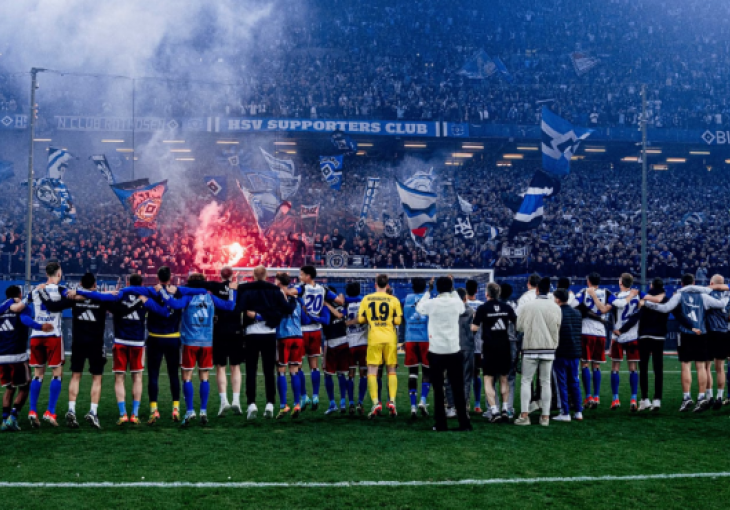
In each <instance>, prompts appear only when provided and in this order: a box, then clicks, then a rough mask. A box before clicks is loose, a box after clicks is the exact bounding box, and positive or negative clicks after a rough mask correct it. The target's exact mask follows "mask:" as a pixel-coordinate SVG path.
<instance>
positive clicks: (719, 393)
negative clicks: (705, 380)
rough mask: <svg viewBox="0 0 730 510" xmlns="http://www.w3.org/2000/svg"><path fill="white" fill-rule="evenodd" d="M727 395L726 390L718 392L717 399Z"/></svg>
mask: <svg viewBox="0 0 730 510" xmlns="http://www.w3.org/2000/svg"><path fill="white" fill-rule="evenodd" d="M724 395H725V390H717V398H719V399H721V398H722V397H723V396H724Z"/></svg>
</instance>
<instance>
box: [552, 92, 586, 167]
mask: <svg viewBox="0 0 730 510" xmlns="http://www.w3.org/2000/svg"><path fill="white" fill-rule="evenodd" d="M592 132H593V130H592V129H587V128H576V127H573V125H572V124H571V123H570V122H568V121H567V120H565V119H563V118H561V117H559V116H557V115H555V114H554V113H553V112H551V111H550V109H549V108H548V107H546V106H543V107H542V168H543V169H544V170H545V171H546V172H548V173H550V174H553V175H568V174H569V173H570V159H571V158H572V157H573V154H575V152H576V151H577V150H578V147H579V146H580V142H581V141H583V140H585V139H586V138H588V136H589V135H590V134H591V133H592Z"/></svg>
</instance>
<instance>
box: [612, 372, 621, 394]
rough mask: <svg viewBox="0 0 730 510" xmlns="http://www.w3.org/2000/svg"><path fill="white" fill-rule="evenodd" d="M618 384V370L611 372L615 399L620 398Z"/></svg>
mask: <svg viewBox="0 0 730 510" xmlns="http://www.w3.org/2000/svg"><path fill="white" fill-rule="evenodd" d="M618 384H619V375H618V372H611V392H612V393H613V399H614V400H618Z"/></svg>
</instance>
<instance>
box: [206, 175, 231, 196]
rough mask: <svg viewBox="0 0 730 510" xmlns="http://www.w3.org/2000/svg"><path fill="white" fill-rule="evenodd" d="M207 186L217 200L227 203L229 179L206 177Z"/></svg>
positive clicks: (223, 176) (214, 176)
mask: <svg viewBox="0 0 730 510" xmlns="http://www.w3.org/2000/svg"><path fill="white" fill-rule="evenodd" d="M205 186H206V187H207V188H208V191H210V194H211V195H213V196H214V197H215V198H216V199H217V200H220V201H221V202H225V201H226V198H227V197H228V177H226V176H225V175H206V176H205Z"/></svg>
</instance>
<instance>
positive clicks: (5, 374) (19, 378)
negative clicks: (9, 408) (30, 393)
mask: <svg viewBox="0 0 730 510" xmlns="http://www.w3.org/2000/svg"><path fill="white" fill-rule="evenodd" d="M29 382H30V367H28V362H27V361H18V362H16V363H6V364H4V365H0V385H2V386H3V387H4V388H7V387H8V386H12V387H13V388H20V387H22V386H26V385H27V384H28V383H29Z"/></svg>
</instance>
